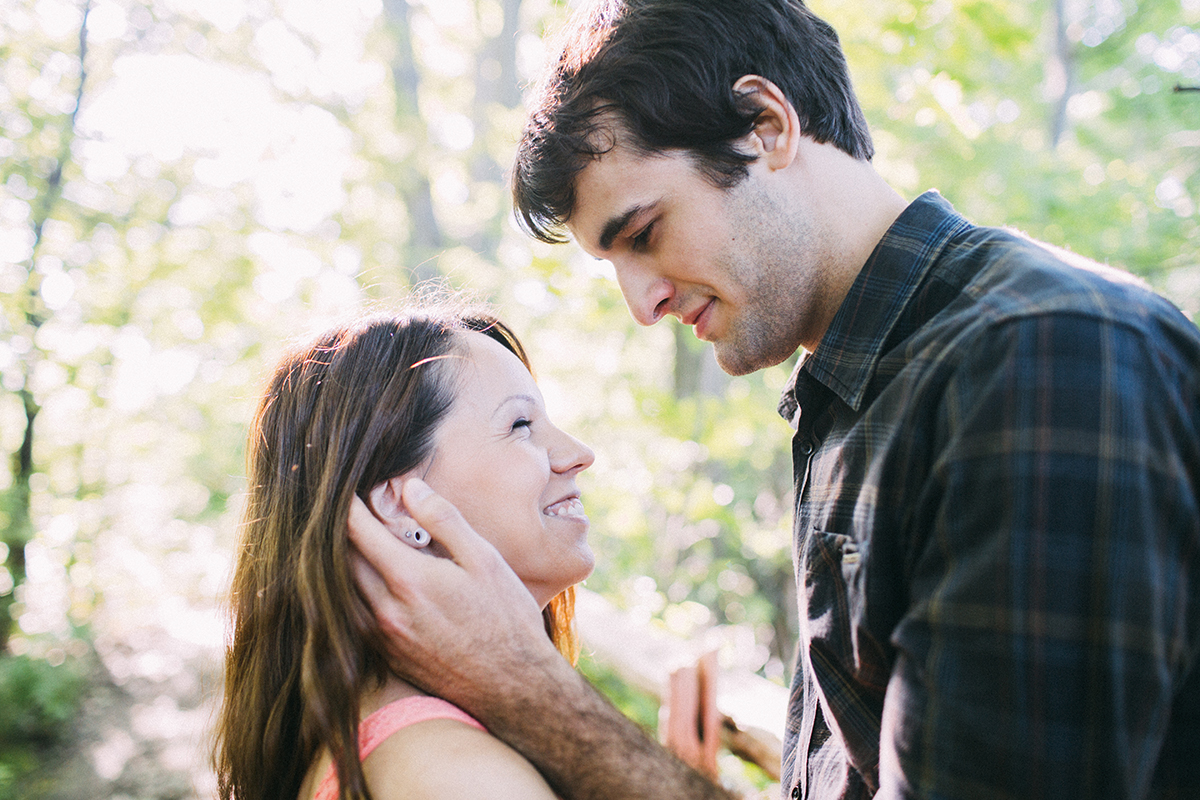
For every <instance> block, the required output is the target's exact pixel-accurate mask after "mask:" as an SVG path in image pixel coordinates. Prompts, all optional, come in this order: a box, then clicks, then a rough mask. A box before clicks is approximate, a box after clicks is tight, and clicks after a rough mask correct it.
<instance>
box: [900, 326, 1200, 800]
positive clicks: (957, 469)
mask: <svg viewBox="0 0 1200 800" xmlns="http://www.w3.org/2000/svg"><path fill="white" fill-rule="evenodd" d="M970 348H971V350H970V351H969V352H968V353H967V354H966V355H965V357H964V358H963V360H962V362H961V364H960V365H959V366H958V367H957V368H956V374H955V376H954V377H953V378H952V379H951V380H950V382H949V383H948V385H947V391H946V392H945V396H944V398H943V403H942V407H941V408H940V409H939V410H938V414H939V420H940V425H941V430H942V431H943V434H942V435H943V436H944V437H945V438H944V439H943V440H942V441H940V442H939V445H938V446H939V453H938V457H937V459H936V463H935V464H934V467H933V470H932V472H931V474H930V475H929V476H927V479H926V483H925V485H924V489H923V491H922V493H921V498H920V500H919V501H918V503H917V504H915V505H916V506H917V507H915V508H913V509H912V513H913V515H914V519H915V520H916V522H915V523H914V530H913V532H912V537H913V542H912V551H911V555H912V557H911V560H910V563H909V565H908V566H909V573H908V575H907V586H906V589H907V592H908V601H909V606H908V613H907V614H906V615H905V616H904V618H903V619H902V620H901V622H900V624H899V625H898V626H897V627H896V629H895V631H894V632H893V634H892V641H893V643H894V644H895V645H896V647H897V652H898V658H897V662H896V666H895V669H894V671H893V674H892V677H891V680H890V682H889V684H888V689H887V693H886V699H885V704H884V712H883V726H882V728H883V741H882V742H881V745H882V748H881V763H880V783H881V791H882V792H883V793H884V794H885V795H887V796H889V797H890V796H904V797H928V796H945V797H985V796H986V797H992V798H1035V797H1045V798H1056V799H1058V798H1076V797H1078V798H1097V797H1112V798H1144V797H1148V796H1160V794H1159V792H1158V791H1156V790H1155V789H1154V788H1153V786H1152V782H1154V781H1164V780H1172V779H1171V778H1165V777H1163V776H1164V774H1167V775H1169V774H1170V771H1171V770H1172V769H1177V768H1178V767H1179V766H1180V765H1178V764H1176V765H1174V766H1171V765H1169V764H1168V765H1164V764H1160V763H1158V759H1159V758H1160V754H1161V753H1163V752H1165V751H1166V752H1169V751H1170V749H1171V741H1172V740H1171V739H1170V734H1169V726H1170V725H1173V724H1174V722H1175V720H1174V718H1173V717H1174V716H1175V715H1176V714H1178V711H1179V709H1178V708H1175V709H1173V708H1172V703H1173V700H1172V698H1173V697H1175V696H1177V695H1178V694H1179V692H1180V686H1181V684H1182V682H1183V681H1184V680H1186V675H1187V670H1188V669H1189V668H1190V667H1189V666H1188V657H1187V656H1186V655H1184V654H1187V653H1195V652H1196V648H1197V645H1198V643H1197V640H1196V631H1197V627H1198V626H1197V623H1196V619H1195V616H1194V615H1195V613H1196V611H1195V608H1196V607H1195V599H1194V598H1195V597H1196V593H1195V592H1194V590H1192V589H1189V588H1188V587H1194V586H1195V581H1196V566H1197V556H1196V542H1197V541H1200V539H1198V537H1197V499H1196V494H1195V486H1194V480H1195V469H1196V467H1195V465H1196V463H1197V461H1196V457H1197V432H1196V430H1195V419H1194V417H1193V416H1192V415H1194V414H1195V408H1196V405H1195V403H1196V393H1195V392H1196V387H1195V380H1196V379H1195V376H1194V372H1193V369H1192V367H1190V366H1189V364H1188V363H1187V359H1186V358H1182V357H1180V356H1178V355H1175V354H1172V353H1171V351H1170V350H1169V349H1168V348H1166V347H1164V346H1162V342H1159V341H1156V340H1153V339H1148V338H1147V337H1146V336H1144V335H1143V334H1142V332H1141V331H1139V330H1138V329H1136V328H1134V327H1132V326H1125V325H1121V324H1118V323H1113V322H1111V321H1107V320H1103V319H1097V318H1094V317H1091V316H1088V315H1083V314H1080V315H1068V314H1055V315H1046V316H1041V317H1036V318H1032V319H1023V320H1016V321H1010V322H1006V323H1002V324H999V325H996V326H993V328H992V329H990V330H989V331H988V334H987V335H986V336H985V337H980V339H979V340H978V341H976V342H975V343H974V344H972V345H970ZM1189 592H1190V593H1191V596H1192V599H1190V600H1189V597H1188V595H1189ZM1189 603H1191V604H1192V608H1191V611H1189V610H1188V609H1189ZM1189 614H1190V615H1192V616H1191V618H1190V619H1189ZM1194 740H1195V739H1194V737H1193V738H1192V741H1194ZM1191 760H1192V762H1193V763H1194V757H1191ZM1156 769H1161V770H1165V773H1159V774H1158V775H1156ZM1192 788H1193V789H1194V788H1195V787H1194V786H1193V787H1192ZM1161 796H1166V795H1165V794H1163V795H1161Z"/></svg>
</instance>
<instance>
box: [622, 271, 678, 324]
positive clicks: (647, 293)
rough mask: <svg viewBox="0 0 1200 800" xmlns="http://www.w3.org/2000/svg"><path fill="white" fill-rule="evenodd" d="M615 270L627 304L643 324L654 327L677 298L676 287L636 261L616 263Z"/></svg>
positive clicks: (636, 318) (634, 316) (630, 311)
mask: <svg viewBox="0 0 1200 800" xmlns="http://www.w3.org/2000/svg"><path fill="white" fill-rule="evenodd" d="M613 268H614V269H615V270H616V273H617V283H618V284H619V285H620V287H621V294H622V295H624V297H625V305H627V306H628V307H629V313H630V314H632V315H633V318H634V320H635V321H637V323H638V324H639V325H653V324H654V323H656V322H658V321H659V320H660V319H662V318H663V317H665V316H666V315H667V313H668V312H669V311H670V308H671V301H672V300H673V299H674V298H675V287H674V285H673V284H672V283H671V282H670V281H669V280H667V279H666V278H663V277H661V276H660V275H657V274H655V273H654V272H653V270H650V269H648V268H647V267H646V266H645V265H643V264H639V263H637V262H636V261H634V260H633V259H628V260H625V259H623V260H622V262H621V263H617V262H616V261H614V262H613Z"/></svg>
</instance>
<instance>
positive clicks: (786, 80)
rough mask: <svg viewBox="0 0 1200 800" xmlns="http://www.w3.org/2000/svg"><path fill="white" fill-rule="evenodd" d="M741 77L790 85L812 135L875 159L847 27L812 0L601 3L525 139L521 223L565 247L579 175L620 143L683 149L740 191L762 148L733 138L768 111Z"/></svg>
mask: <svg viewBox="0 0 1200 800" xmlns="http://www.w3.org/2000/svg"><path fill="white" fill-rule="evenodd" d="M743 75H760V76H762V77H764V78H766V79H768V80H770V81H772V82H773V83H775V84H776V85H777V86H779V88H780V89H781V90H782V91H783V93H784V94H785V95H786V96H787V98H788V100H790V101H791V103H792V105H793V106H795V108H796V113H797V115H798V116H799V118H800V128H801V130H802V131H803V132H804V133H805V134H806V135H808V136H810V137H812V138H813V139H815V140H816V141H818V142H821V143H826V142H831V143H833V144H834V145H835V146H837V147H838V148H839V149H841V150H843V151H844V152H846V153H848V154H849V155H851V156H853V157H854V158H857V159H862V160H870V159H871V157H872V156H873V155H874V146H873V145H872V143H871V134H870V131H868V129H867V123H866V119H865V118H864V117H863V113H862V109H861V108H859V105H858V101H857V99H856V98H855V96H854V90H853V87H852V86H851V83H850V74H849V71H848V70H847V67H846V59H845V56H844V55H843V54H842V49H841V45H840V43H839V42H838V37H837V33H836V32H835V31H834V30H833V28H832V27H830V26H829V24H828V23H826V22H825V21H824V20H821V19H820V18H818V17H817V16H816V15H814V14H813V13H812V12H811V11H809V9H808V8H806V7H805V5H804V3H803V2H802V0H598V2H594V3H593V4H592V5H591V6H589V7H588V8H587V9H585V10H584V11H582V12H581V13H580V14H579V15H577V16H576V17H575V18H574V19H573V20H572V22H571V24H570V25H569V26H568V27H567V29H566V30H565V31H564V40H563V44H562V46H561V48H560V51H559V60H558V62H557V64H555V65H554V66H553V67H552V69H551V70H550V71H549V73H548V76H547V78H546V80H545V81H544V83H543V85H542V87H541V90H540V96H539V98H538V101H537V104H536V106H535V107H534V109H533V111H532V112H531V114H530V117H529V122H528V123H527V124H526V126H525V131H524V133H523V134H522V136H521V142H520V144H519V145H518V149H517V157H516V163H515V165H514V167H513V177H512V190H513V201H514V205H515V206H516V209H517V214H518V218H519V221H520V223H521V225H522V227H524V228H525V230H526V231H528V232H529V233H530V234H532V235H533V236H534V237H536V238H538V239H540V240H542V241H544V242H563V241H566V239H565V237H564V235H563V233H562V231H561V226H562V225H563V223H565V222H566V221H567V220H568V219H569V218H570V216H571V213H572V211H573V210H574V207H575V178H576V176H577V175H578V174H579V172H580V171H582V170H583V168H584V167H585V166H586V165H587V163H588V161H589V160H590V159H592V158H596V157H599V156H600V155H603V154H604V153H606V152H608V151H609V150H611V149H612V148H613V147H615V146H616V145H617V144H618V141H619V142H620V143H622V144H624V145H628V146H631V147H633V148H634V149H635V150H637V151H639V152H641V153H644V154H653V153H658V152H661V151H664V150H670V149H682V150H685V151H687V152H688V153H689V154H690V155H691V156H692V158H693V159H694V161H695V163H696V166H697V167H698V168H699V170H700V171H701V173H702V174H703V175H704V176H705V177H706V178H707V179H708V180H709V181H710V182H711V183H712V184H714V185H715V186H717V187H718V188H723V189H728V188H730V187H732V186H734V185H736V184H737V183H738V182H739V181H741V180H742V179H743V178H745V177H746V175H747V174H748V172H747V169H746V165H747V164H748V163H750V162H752V161H753V160H754V156H753V155H749V154H747V153H744V152H741V151H739V150H738V149H737V147H736V146H735V143H736V142H737V140H739V139H741V138H742V137H744V136H746V135H747V134H749V133H750V132H751V131H752V130H754V125H755V122H756V121H757V119H758V116H759V114H761V113H762V110H763V109H762V107H761V106H759V105H758V104H756V103H755V102H754V99H753V95H752V94H749V93H735V92H734V91H733V84H734V83H735V82H736V81H737V80H738V79H739V78H741V77H742V76H743ZM614 123H615V125H614Z"/></svg>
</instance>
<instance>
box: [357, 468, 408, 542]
mask: <svg viewBox="0 0 1200 800" xmlns="http://www.w3.org/2000/svg"><path fill="white" fill-rule="evenodd" d="M406 477H407V476H404V475H397V476H396V477H394V478H388V479H387V480H386V481H384V482H383V483H381V484H379V485H378V486H376V487H374V488H373V489H371V491H370V492H368V493H367V504H368V505H369V506H370V507H371V510H372V511H374V512H375V516H377V517H379V519H380V521H381V522H383V524H384V525H385V526H387V528H388V529H389V530H391V529H393V528H400V527H403V526H402V525H401V521H404V522H408V521H409V520H411V519H412V518H411V517H409V515H408V511H407V510H406V509H405V508H404V500H403V498H402V497H401V494H400V489H401V488H402V487H403V486H404V480H405V478H406ZM410 527H411V526H410ZM394 532H395V531H393V533H394Z"/></svg>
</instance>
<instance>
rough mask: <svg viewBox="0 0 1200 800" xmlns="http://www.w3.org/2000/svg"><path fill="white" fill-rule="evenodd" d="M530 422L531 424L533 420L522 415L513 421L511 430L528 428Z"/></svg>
mask: <svg viewBox="0 0 1200 800" xmlns="http://www.w3.org/2000/svg"><path fill="white" fill-rule="evenodd" d="M532 424H533V420H528V419H525V418H524V417H522V418H521V419H519V420H517V421H516V422H514V423H513V425H512V426H513V430H514V431H515V430H516V429H517V428H528V427H529V426H530V425H532Z"/></svg>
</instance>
